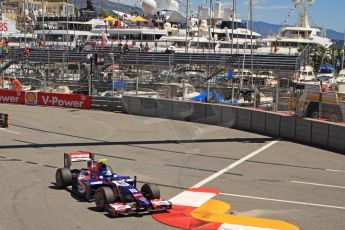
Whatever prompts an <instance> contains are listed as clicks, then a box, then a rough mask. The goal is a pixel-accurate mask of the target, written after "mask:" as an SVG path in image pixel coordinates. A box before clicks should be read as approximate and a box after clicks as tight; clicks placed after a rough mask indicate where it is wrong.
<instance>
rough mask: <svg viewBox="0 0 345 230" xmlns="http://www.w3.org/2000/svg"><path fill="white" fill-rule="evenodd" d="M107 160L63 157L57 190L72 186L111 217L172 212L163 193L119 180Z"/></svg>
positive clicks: (83, 154) (85, 155)
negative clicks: (76, 166)
mask: <svg viewBox="0 0 345 230" xmlns="http://www.w3.org/2000/svg"><path fill="white" fill-rule="evenodd" d="M82 161H86V162H87V166H86V168H82V169H71V165H72V163H73V162H82ZM105 162H106V160H105V159H102V160H98V161H96V160H95V154H93V153H90V152H73V153H65V154H64V168H59V169H57V170H56V174H55V179H56V187H57V188H58V189H64V188H66V187H68V186H72V192H73V193H75V194H76V195H78V196H80V197H83V198H85V199H86V200H87V201H92V200H94V202H95V204H96V207H97V208H98V209H100V210H104V211H107V212H108V213H109V214H111V215H112V216H119V215H130V214H140V215H142V214H151V213H157V212H165V211H167V210H168V209H171V203H170V202H169V201H167V200H163V199H160V191H159V188H158V186H157V185H155V184H150V183H147V184H144V185H143V186H142V187H141V189H140V190H138V189H137V188H136V183H137V180H136V177H134V179H132V178H130V177H129V176H120V175H117V174H116V173H114V172H113V170H112V168H111V167H110V166H109V165H107V164H105Z"/></svg>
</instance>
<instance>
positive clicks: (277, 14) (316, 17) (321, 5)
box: [183, 0, 345, 32]
mask: <svg viewBox="0 0 345 230" xmlns="http://www.w3.org/2000/svg"><path fill="white" fill-rule="evenodd" d="M183 1H186V0H183ZM190 1H192V4H193V7H196V6H197V5H200V4H204V5H208V4H209V2H208V1H209V0H190ZM206 2H207V4H206ZM213 2H215V0H213ZM221 2H222V3H223V5H231V4H232V0H221ZM253 3H254V9H253V20H254V21H264V22H268V23H272V24H278V25H281V24H283V23H284V21H285V20H286V18H287V16H288V14H289V11H290V10H291V9H293V8H294V7H293V4H292V1H291V0H253ZM344 10H345V0H315V3H314V5H312V6H311V8H310V11H309V16H310V17H309V18H310V19H309V22H310V24H311V25H317V26H321V27H326V28H329V29H333V30H336V31H338V32H344V30H345V12H344ZM237 11H238V16H239V17H240V18H241V19H243V20H246V19H247V18H248V16H247V15H248V0H237ZM297 15H298V11H296V10H295V11H294V12H293V16H292V17H291V18H289V20H288V23H287V24H290V25H292V24H295V23H296V16H297Z"/></svg>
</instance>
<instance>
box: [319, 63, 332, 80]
mask: <svg viewBox="0 0 345 230" xmlns="http://www.w3.org/2000/svg"><path fill="white" fill-rule="evenodd" d="M335 72H336V70H335V68H334V67H333V66H332V65H331V64H321V65H320V67H319V69H318V71H317V77H316V79H317V80H318V81H329V80H331V79H333V78H334V77H335Z"/></svg>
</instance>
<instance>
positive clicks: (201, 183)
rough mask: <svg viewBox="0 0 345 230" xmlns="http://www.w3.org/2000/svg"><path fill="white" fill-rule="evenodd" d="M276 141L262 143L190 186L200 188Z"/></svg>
mask: <svg viewBox="0 0 345 230" xmlns="http://www.w3.org/2000/svg"><path fill="white" fill-rule="evenodd" d="M278 141H279V140H278ZM278 141H272V142H270V143H268V144H267V145H264V146H263V147H261V148H260V149H258V150H256V151H254V152H252V153H250V154H248V155H247V156H245V157H243V158H241V159H239V160H238V161H236V162H234V163H232V164H231V165H228V166H227V167H225V168H223V169H222V170H220V171H218V172H216V173H214V174H213V175H211V176H209V177H207V178H206V179H204V180H202V181H200V182H199V183H197V184H195V185H193V186H192V188H200V187H201V186H203V185H205V184H207V183H208V182H210V181H212V180H214V179H216V178H217V177H219V176H221V175H223V174H224V173H226V172H227V171H229V170H230V169H233V168H235V167H236V166H238V165H240V164H242V163H243V162H245V161H246V160H248V159H250V158H252V157H254V156H256V155H257V154H259V153H261V152H262V151H264V150H266V149H268V148H269V147H271V146H272V145H274V144H276V143H278Z"/></svg>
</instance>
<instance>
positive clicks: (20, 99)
mask: <svg viewBox="0 0 345 230" xmlns="http://www.w3.org/2000/svg"><path fill="white" fill-rule="evenodd" d="M0 103H11V104H25V93H24V92H22V91H16V90H0Z"/></svg>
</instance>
